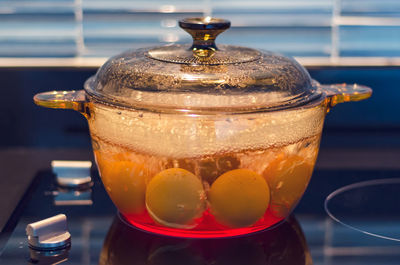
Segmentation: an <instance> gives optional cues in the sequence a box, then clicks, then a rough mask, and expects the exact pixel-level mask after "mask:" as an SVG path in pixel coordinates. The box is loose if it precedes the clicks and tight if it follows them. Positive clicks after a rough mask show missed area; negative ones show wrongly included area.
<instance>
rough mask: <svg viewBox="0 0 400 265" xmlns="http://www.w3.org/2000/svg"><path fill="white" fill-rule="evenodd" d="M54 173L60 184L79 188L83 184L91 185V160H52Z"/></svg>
mask: <svg viewBox="0 0 400 265" xmlns="http://www.w3.org/2000/svg"><path fill="white" fill-rule="evenodd" d="M51 167H52V169H53V173H54V174H55V175H56V180H57V183H58V185H60V186H63V187H67V188H79V187H81V186H88V185H89V186H90V185H91V184H92V178H91V177H90V169H91V167H92V162H90V161H64V160H53V161H51Z"/></svg>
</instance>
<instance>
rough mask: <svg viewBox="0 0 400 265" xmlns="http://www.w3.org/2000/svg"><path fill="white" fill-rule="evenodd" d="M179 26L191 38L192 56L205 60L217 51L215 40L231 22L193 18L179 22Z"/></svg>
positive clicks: (209, 18)
mask: <svg viewBox="0 0 400 265" xmlns="http://www.w3.org/2000/svg"><path fill="white" fill-rule="evenodd" d="M179 26H180V27H181V28H182V29H184V30H185V31H186V32H188V33H189V34H190V35H191V36H192V38H193V44H192V47H190V49H191V50H192V51H193V54H194V56H196V57H197V58H198V59H200V60H207V59H208V58H210V57H211V56H213V54H214V52H215V51H216V50H218V48H217V46H216V45H215V39H216V38H217V36H218V35H219V34H220V33H221V32H223V31H225V30H226V29H228V28H229V27H230V26H231V22H230V21H229V20H225V19H220V18H211V17H194V18H185V19H182V20H180V21H179Z"/></svg>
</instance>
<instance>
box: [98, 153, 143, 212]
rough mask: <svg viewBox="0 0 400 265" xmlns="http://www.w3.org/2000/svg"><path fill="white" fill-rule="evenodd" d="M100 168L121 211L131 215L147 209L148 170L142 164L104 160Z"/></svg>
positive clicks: (108, 189) (106, 185) (110, 193)
mask: <svg viewBox="0 0 400 265" xmlns="http://www.w3.org/2000/svg"><path fill="white" fill-rule="evenodd" d="M99 170H100V175H101V179H102V181H103V184H104V187H105V188H106V191H107V193H108V194H109V196H110V198H111V200H112V201H113V202H114V204H115V205H116V206H117V208H118V210H119V211H120V212H121V213H123V214H125V215H131V214H140V213H143V212H144V211H145V193H146V178H147V170H145V168H144V167H143V166H142V165H140V164H137V163H134V162H131V161H115V160H114V161H112V160H102V161H101V163H99Z"/></svg>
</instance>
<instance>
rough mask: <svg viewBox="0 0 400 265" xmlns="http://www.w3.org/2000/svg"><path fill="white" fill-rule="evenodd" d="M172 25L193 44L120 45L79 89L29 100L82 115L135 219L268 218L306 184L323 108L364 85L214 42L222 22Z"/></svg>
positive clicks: (174, 226) (221, 222) (219, 225)
mask: <svg viewBox="0 0 400 265" xmlns="http://www.w3.org/2000/svg"><path fill="white" fill-rule="evenodd" d="M179 25H180V27H181V28H183V29H184V30H186V31H187V32H188V33H190V34H191V35H192V37H193V40H194V41H193V44H192V45H169V46H163V47H154V48H149V49H139V50H131V51H127V52H125V53H122V54H120V55H117V56H115V57H112V58H110V59H109V60H108V61H107V62H106V63H105V64H104V65H103V66H102V67H101V68H100V69H99V70H98V71H97V73H96V75H95V76H92V77H90V78H89V79H88V80H87V81H86V82H85V85H84V90H80V91H53V92H45V93H40V94H37V95H36V96H35V97H34V100H35V103H36V104H38V105H40V106H44V107H50V108H63V109H73V110H76V111H79V112H81V113H82V114H83V115H84V116H85V117H86V118H87V120H88V123H89V128H90V134H91V138H92V143H93V151H94V154H95V158H96V162H97V166H98V169H99V172H100V175H101V178H102V181H103V184H104V186H105V188H106V190H107V192H108V194H109V196H110V197H111V199H112V201H113V202H114V204H115V205H116V206H117V208H118V210H119V211H120V212H121V214H122V215H123V216H124V218H125V219H126V220H127V221H128V222H129V223H131V224H133V225H135V226H136V227H138V228H141V229H144V230H147V231H152V232H156V233H160V234H166V235H173V236H184V237H225V236H234V235H240V234H246V233H250V232H255V231H259V230H262V229H265V228H268V227H271V226H273V225H275V224H277V223H278V222H280V221H282V220H283V219H285V218H286V217H288V216H289V214H290V212H291V211H292V210H293V208H294V207H295V206H296V204H297V203H298V201H299V200H300V198H301V197H302V195H303V193H304V191H305V189H306V187H307V185H308V182H309V180H310V177H311V174H312V171H313V168H314V164H315V160H316V158H317V153H318V148H319V142H320V136H321V131H322V126H323V122H324V118H325V114H326V113H327V112H328V111H329V109H330V108H331V107H332V106H334V105H336V104H337V103H341V102H346V101H357V100H362V99H366V98H368V97H369V96H370V95H371V93H372V91H371V89H370V88H368V87H364V86H359V85H346V84H341V85H320V84H319V83H318V82H316V81H315V80H312V79H311V78H310V76H309V74H308V72H307V71H306V70H305V69H304V68H303V67H302V66H301V65H300V64H298V63H297V62H296V61H295V60H293V59H291V58H287V57H284V56H282V55H279V54H276V53H272V52H266V51H258V50H254V49H250V48H244V47H238V46H230V45H218V47H217V46H216V45H215V38H216V37H217V35H218V34H219V33H221V32H222V31H224V30H225V29H227V28H229V26H230V22H229V21H227V20H222V19H215V18H209V17H206V18H189V19H184V20H181V21H180V22H179Z"/></svg>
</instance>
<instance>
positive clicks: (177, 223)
mask: <svg viewBox="0 0 400 265" xmlns="http://www.w3.org/2000/svg"><path fill="white" fill-rule="evenodd" d="M205 197H206V196H205V192H204V189H203V185H202V183H201V181H200V179H199V178H197V177H196V176H195V175H194V174H193V173H191V172H189V171H187V170H185V169H182V168H169V169H166V170H163V171H161V172H160V173H158V174H157V175H155V176H154V177H153V178H152V179H151V181H150V182H149V184H148V186H147V191H146V208H147V211H148V212H149V214H150V216H151V217H152V218H153V220H154V221H156V222H157V223H159V224H161V225H164V226H168V227H174V228H182V229H190V228H193V227H194V226H196V223H195V221H196V219H197V218H199V217H201V216H202V214H203V212H204V210H205V208H206V198H205Z"/></svg>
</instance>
